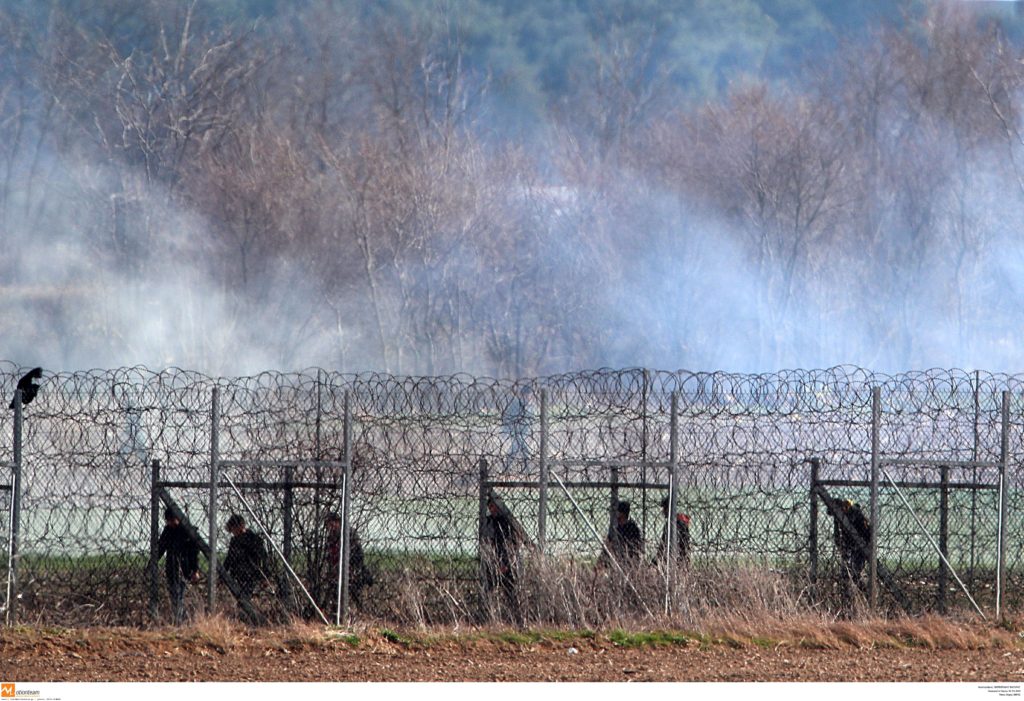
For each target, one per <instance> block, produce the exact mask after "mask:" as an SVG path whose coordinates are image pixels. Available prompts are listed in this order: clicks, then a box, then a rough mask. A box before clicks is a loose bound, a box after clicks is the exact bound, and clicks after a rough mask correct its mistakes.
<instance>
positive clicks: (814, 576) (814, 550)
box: [807, 458, 821, 587]
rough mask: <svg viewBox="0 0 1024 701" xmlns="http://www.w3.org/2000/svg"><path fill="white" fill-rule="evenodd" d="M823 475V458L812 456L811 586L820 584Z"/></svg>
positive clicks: (809, 536) (809, 547)
mask: <svg viewBox="0 0 1024 701" xmlns="http://www.w3.org/2000/svg"><path fill="white" fill-rule="evenodd" d="M820 475H821V458H811V528H810V532H809V533H808V536H807V548H808V555H809V557H810V566H811V572H810V576H811V586H812V587H816V586H817V584H818V480H819V479H820Z"/></svg>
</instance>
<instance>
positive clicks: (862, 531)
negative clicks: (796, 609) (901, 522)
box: [832, 499, 871, 608]
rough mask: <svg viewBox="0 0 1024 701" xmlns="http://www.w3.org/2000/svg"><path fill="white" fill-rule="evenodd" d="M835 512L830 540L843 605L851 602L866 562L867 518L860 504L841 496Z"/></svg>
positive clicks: (868, 540) (868, 534) (867, 544)
mask: <svg viewBox="0 0 1024 701" xmlns="http://www.w3.org/2000/svg"><path fill="white" fill-rule="evenodd" d="M836 506H837V510H838V514H839V515H838V516H836V517H835V518H834V521H833V524H832V525H833V529H834V530H833V536H832V537H833V541H834V542H835V545H836V552H837V553H838V555H839V565H840V576H841V577H842V579H843V582H842V584H841V587H840V593H841V595H842V600H843V606H844V608H848V607H849V606H850V605H851V604H852V603H853V589H854V587H857V588H860V578H861V573H862V572H863V571H864V567H865V565H867V562H868V548H870V546H871V522H870V521H869V520H868V517H867V516H865V515H864V512H863V511H862V510H861V508H860V505H859V504H856V503H854V502H853V501H850V500H849V499H843V500H840V501H837V502H836Z"/></svg>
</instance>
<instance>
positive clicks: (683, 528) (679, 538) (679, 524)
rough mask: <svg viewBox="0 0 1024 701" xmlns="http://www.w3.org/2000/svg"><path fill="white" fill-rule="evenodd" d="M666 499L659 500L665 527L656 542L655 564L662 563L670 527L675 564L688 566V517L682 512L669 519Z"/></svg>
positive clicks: (664, 558)
mask: <svg viewBox="0 0 1024 701" xmlns="http://www.w3.org/2000/svg"><path fill="white" fill-rule="evenodd" d="M668 509H669V504H668V497H665V498H664V499H662V500H661V515H662V517H663V518H664V519H665V527H664V528H663V529H662V531H661V540H660V541H658V553H657V555H656V556H655V562H664V561H665V560H666V557H665V553H666V550H665V544H666V543H667V542H669V537H668V529H669V526H670V525H671V527H672V531H673V535H674V536H675V537H674V538H673V540H674V541H675V548H676V552H675V557H676V564H677V565H682V566H686V565H689V564H690V517H689V516H688V515H686V514H684V513H682V512H679V513H676V515H675V518H673V519H671V520H670V519H669V515H668Z"/></svg>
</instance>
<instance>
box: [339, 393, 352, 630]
mask: <svg viewBox="0 0 1024 701" xmlns="http://www.w3.org/2000/svg"><path fill="white" fill-rule="evenodd" d="M344 431H345V458H344V463H345V466H344V469H345V480H344V482H343V483H342V488H341V552H342V556H341V570H340V571H341V612H340V613H341V618H342V620H344V621H345V625H348V621H349V610H348V609H349V606H348V604H349V601H348V596H349V591H348V589H349V587H348V580H349V576H350V575H351V568H350V565H349V560H350V559H351V557H350V548H351V547H352V535H351V533H350V529H351V524H350V523H349V502H350V501H351V494H352V407H351V403H350V394H349V391H348V390H345V425H344Z"/></svg>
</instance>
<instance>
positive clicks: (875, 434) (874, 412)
mask: <svg viewBox="0 0 1024 701" xmlns="http://www.w3.org/2000/svg"><path fill="white" fill-rule="evenodd" d="M881 424H882V390H881V388H879V387H872V388H871V543H870V545H871V548H870V550H871V559H870V563H869V569H868V599H869V601H870V603H871V608H876V607H877V606H878V526H879V523H878V473H879V470H880V468H881V464H880V456H879V444H880V440H879V438H880V437H879V432H880V431H881Z"/></svg>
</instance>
